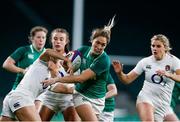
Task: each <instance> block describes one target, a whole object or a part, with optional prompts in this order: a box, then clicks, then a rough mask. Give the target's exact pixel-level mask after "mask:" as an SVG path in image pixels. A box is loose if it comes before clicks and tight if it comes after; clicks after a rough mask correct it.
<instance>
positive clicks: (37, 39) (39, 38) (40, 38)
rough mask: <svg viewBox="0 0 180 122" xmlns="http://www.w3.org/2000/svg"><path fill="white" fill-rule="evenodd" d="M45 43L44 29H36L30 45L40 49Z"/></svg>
mask: <svg viewBox="0 0 180 122" xmlns="http://www.w3.org/2000/svg"><path fill="white" fill-rule="evenodd" d="M45 43H46V33H45V32H44V31H38V32H36V34H35V35H34V37H33V38H32V45H33V46H34V47H35V48H36V49H37V50H42V49H43V48H44V45H45Z"/></svg>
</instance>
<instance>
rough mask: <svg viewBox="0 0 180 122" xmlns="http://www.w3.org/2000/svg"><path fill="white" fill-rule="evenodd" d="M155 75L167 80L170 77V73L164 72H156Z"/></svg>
mask: <svg viewBox="0 0 180 122" xmlns="http://www.w3.org/2000/svg"><path fill="white" fill-rule="evenodd" d="M156 73H157V74H158V75H159V76H166V77H168V78H170V77H171V73H168V72H166V71H165V70H157V71H156Z"/></svg>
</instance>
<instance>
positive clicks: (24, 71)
mask: <svg viewBox="0 0 180 122" xmlns="http://www.w3.org/2000/svg"><path fill="white" fill-rule="evenodd" d="M30 67H31V65H30V66H28V67H26V68H25V69H24V70H23V72H22V73H23V75H25V74H26V72H27V71H28V70H29V68H30Z"/></svg>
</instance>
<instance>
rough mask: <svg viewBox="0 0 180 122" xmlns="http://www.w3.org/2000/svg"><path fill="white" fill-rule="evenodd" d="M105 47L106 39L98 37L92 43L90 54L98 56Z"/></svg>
mask: <svg viewBox="0 0 180 122" xmlns="http://www.w3.org/2000/svg"><path fill="white" fill-rule="evenodd" d="M106 46H107V39H106V38H105V37H103V36H99V37H97V38H95V39H94V40H93V41H92V53H93V54H96V55H99V54H101V53H102V52H103V51H104V49H105V48H106Z"/></svg>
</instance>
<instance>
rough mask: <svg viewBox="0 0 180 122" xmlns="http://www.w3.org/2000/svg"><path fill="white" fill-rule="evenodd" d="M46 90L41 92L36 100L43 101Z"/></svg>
mask: <svg viewBox="0 0 180 122" xmlns="http://www.w3.org/2000/svg"><path fill="white" fill-rule="evenodd" d="M44 94H45V92H43V93H41V94H40V95H39V96H38V97H36V99H35V101H41V102H42V101H43V99H44V96H45V95H44Z"/></svg>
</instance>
